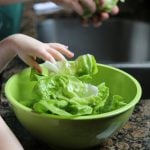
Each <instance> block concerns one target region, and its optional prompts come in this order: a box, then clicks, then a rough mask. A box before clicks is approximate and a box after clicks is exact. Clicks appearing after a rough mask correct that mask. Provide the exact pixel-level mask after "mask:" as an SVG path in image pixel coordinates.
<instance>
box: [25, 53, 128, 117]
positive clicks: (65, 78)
mask: <svg viewBox="0 0 150 150" xmlns="http://www.w3.org/2000/svg"><path fill="white" fill-rule="evenodd" d="M43 66H46V67H44V69H45V71H44V72H43V74H38V73H37V72H36V71H35V70H34V69H31V81H34V82H35V86H34V88H33V93H31V94H32V100H30V102H26V103H23V104H24V105H26V106H28V107H30V108H32V109H33V111H35V112H37V113H48V114H55V115H59V116H64V117H76V116H84V115H94V114H100V113H105V112H109V111H112V110H115V109H118V108H120V107H122V106H124V105H126V103H125V102H124V100H123V98H122V97H121V96H119V95H113V96H111V95H110V91H109V87H107V85H106V84H105V83H104V82H103V83H101V81H99V83H100V84H99V85H97V86H96V85H92V84H90V80H91V79H92V78H93V75H94V74H96V73H97V72H98V69H97V64H96V60H95V58H94V56H92V55H89V54H87V55H82V56H79V57H78V58H77V59H76V60H75V61H73V62H69V61H63V62H57V63H56V64H51V63H49V64H48V63H47V62H46V63H45V64H44V65H43ZM54 66H55V67H54ZM54 68H55V69H54ZM56 68H57V69H56Z"/></svg>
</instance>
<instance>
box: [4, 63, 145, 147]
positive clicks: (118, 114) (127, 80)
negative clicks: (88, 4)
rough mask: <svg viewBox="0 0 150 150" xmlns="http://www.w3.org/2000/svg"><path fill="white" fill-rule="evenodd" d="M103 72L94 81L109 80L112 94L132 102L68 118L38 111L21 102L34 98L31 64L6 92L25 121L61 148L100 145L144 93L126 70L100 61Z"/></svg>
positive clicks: (33, 129)
mask: <svg viewBox="0 0 150 150" xmlns="http://www.w3.org/2000/svg"><path fill="white" fill-rule="evenodd" d="M98 69H99V72H98V73H97V74H96V75H95V76H94V80H93V81H92V83H93V84H95V85H96V84H99V83H101V82H105V83H106V85H107V86H108V87H109V88H110V91H111V93H112V94H119V95H121V96H122V97H123V98H125V99H126V102H128V104H127V105H126V106H124V107H122V108H120V109H117V110H114V111H111V112H108V113H103V114H99V115H91V116H80V117H77V118H73V119H70V118H68V119H64V118H62V117H61V116H57V115H51V114H37V113H35V112H32V110H31V109H30V108H28V107H26V106H24V105H22V104H21V103H19V101H20V100H25V99H29V98H30V93H31V91H32V88H33V86H34V83H33V82H30V80H29V75H30V68H27V69H25V70H23V71H21V72H20V73H17V74H15V75H13V76H12V77H11V78H10V79H9V80H8V81H7V83H6V86H5V93H6V96H7V98H8V100H9V102H10V104H11V105H12V108H13V110H14V112H15V114H16V116H17V118H18V120H19V121H20V122H21V123H22V125H23V126H24V127H25V128H26V129H27V130H28V131H29V132H30V133H31V134H33V135H34V136H35V137H37V138H39V139H41V140H43V141H45V142H46V143H47V144H48V145H50V146H54V147H60V148H61V149H63V148H64V149H69V150H70V149H82V148H90V147H93V146H96V145H98V144H99V143H101V142H103V141H104V140H106V139H107V138H109V137H111V136H112V135H113V134H114V133H116V132H117V131H118V130H119V129H120V128H121V127H123V125H124V124H125V123H126V122H127V121H128V119H129V117H130V116H131V114H132V112H133V110H134V107H135V105H136V104H137V103H138V102H139V100H140V97H141V93H142V90H141V86H140V84H139V83H138V81H137V80H136V79H135V78H133V77H132V76H131V75H129V74H127V73H126V72H124V71H121V70H119V69H116V68H114V67H111V66H107V65H100V64H98Z"/></svg>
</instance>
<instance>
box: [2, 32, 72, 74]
mask: <svg viewBox="0 0 150 150" xmlns="http://www.w3.org/2000/svg"><path fill="white" fill-rule="evenodd" d="M17 54H18V56H19V57H20V58H21V59H22V60H23V61H24V62H25V63H26V64H28V65H30V66H32V67H34V68H35V69H36V70H37V71H39V72H41V71H42V70H41V68H40V66H39V64H38V63H37V62H36V57H38V58H41V59H43V60H48V61H51V62H54V63H55V60H65V57H64V55H65V56H67V57H68V58H71V57H73V53H72V52H70V51H69V50H68V49H67V46H65V45H62V44H59V43H43V42H40V41H38V40H36V39H34V38H31V37H29V36H26V35H23V34H14V35H12V36H9V37H8V38H6V39H4V40H3V41H1V42H0V72H1V71H2V70H3V69H4V68H5V66H6V65H7V64H8V63H9V62H10V61H11V60H12V59H13V58H14V57H15V56H16V55H17Z"/></svg>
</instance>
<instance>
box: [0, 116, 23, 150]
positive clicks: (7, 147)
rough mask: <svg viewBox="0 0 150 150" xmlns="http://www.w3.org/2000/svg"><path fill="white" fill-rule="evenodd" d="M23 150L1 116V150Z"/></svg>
mask: <svg viewBox="0 0 150 150" xmlns="http://www.w3.org/2000/svg"><path fill="white" fill-rule="evenodd" d="M11 149H12V150H23V147H22V146H21V144H20V143H19V141H18V140H17V138H16V137H15V135H14V134H13V133H12V131H11V130H10V129H9V127H8V126H7V125H6V123H5V122H4V121H3V119H2V117H1V116H0V150H11Z"/></svg>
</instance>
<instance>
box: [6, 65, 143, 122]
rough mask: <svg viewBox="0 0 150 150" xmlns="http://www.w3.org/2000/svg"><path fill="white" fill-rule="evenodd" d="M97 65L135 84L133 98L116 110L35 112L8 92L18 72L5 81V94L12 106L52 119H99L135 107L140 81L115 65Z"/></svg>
mask: <svg viewBox="0 0 150 150" xmlns="http://www.w3.org/2000/svg"><path fill="white" fill-rule="evenodd" d="M97 65H98V66H99V67H101V66H102V67H105V68H108V69H111V70H114V71H117V72H119V73H121V74H124V75H125V76H127V77H129V78H130V79H131V80H132V81H133V82H134V84H135V86H136V91H137V94H136V95H135V97H134V98H133V100H132V101H131V102H129V103H128V104H127V105H125V106H123V107H121V108H119V109H116V110H113V111H110V112H106V113H102V114H96V115H87V116H75V117H65V116H58V115H54V114H46V113H43V114H38V113H36V112H33V111H32V109H31V108H29V107H27V106H24V105H23V104H21V103H19V102H18V101H17V100H15V98H13V97H12V96H11V94H10V92H8V89H9V85H10V84H11V82H12V80H13V78H15V77H16V76H17V75H18V74H19V73H16V74H14V75H12V76H11V77H10V78H9V79H8V80H7V81H6V83H5V89H4V91H5V95H6V97H7V99H8V101H9V102H10V104H11V105H12V106H13V105H16V106H17V107H18V108H21V109H22V110H24V111H26V112H30V113H32V115H34V116H38V117H39V116H40V117H44V118H45V117H46V118H53V119H63V120H93V119H100V118H108V117H113V116H116V115H119V114H121V113H123V112H125V111H128V110H129V109H132V108H134V107H135V105H136V104H137V103H138V102H139V101H140V98H141V95H142V88H141V85H140V83H139V82H138V81H137V80H136V79H135V78H134V77H133V76H132V75H130V74H129V73H127V72H125V71H123V70H121V69H118V68H116V67H113V66H110V65H106V64H98V63H97ZM29 68H30V67H28V68H26V69H23V71H25V70H27V69H29Z"/></svg>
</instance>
